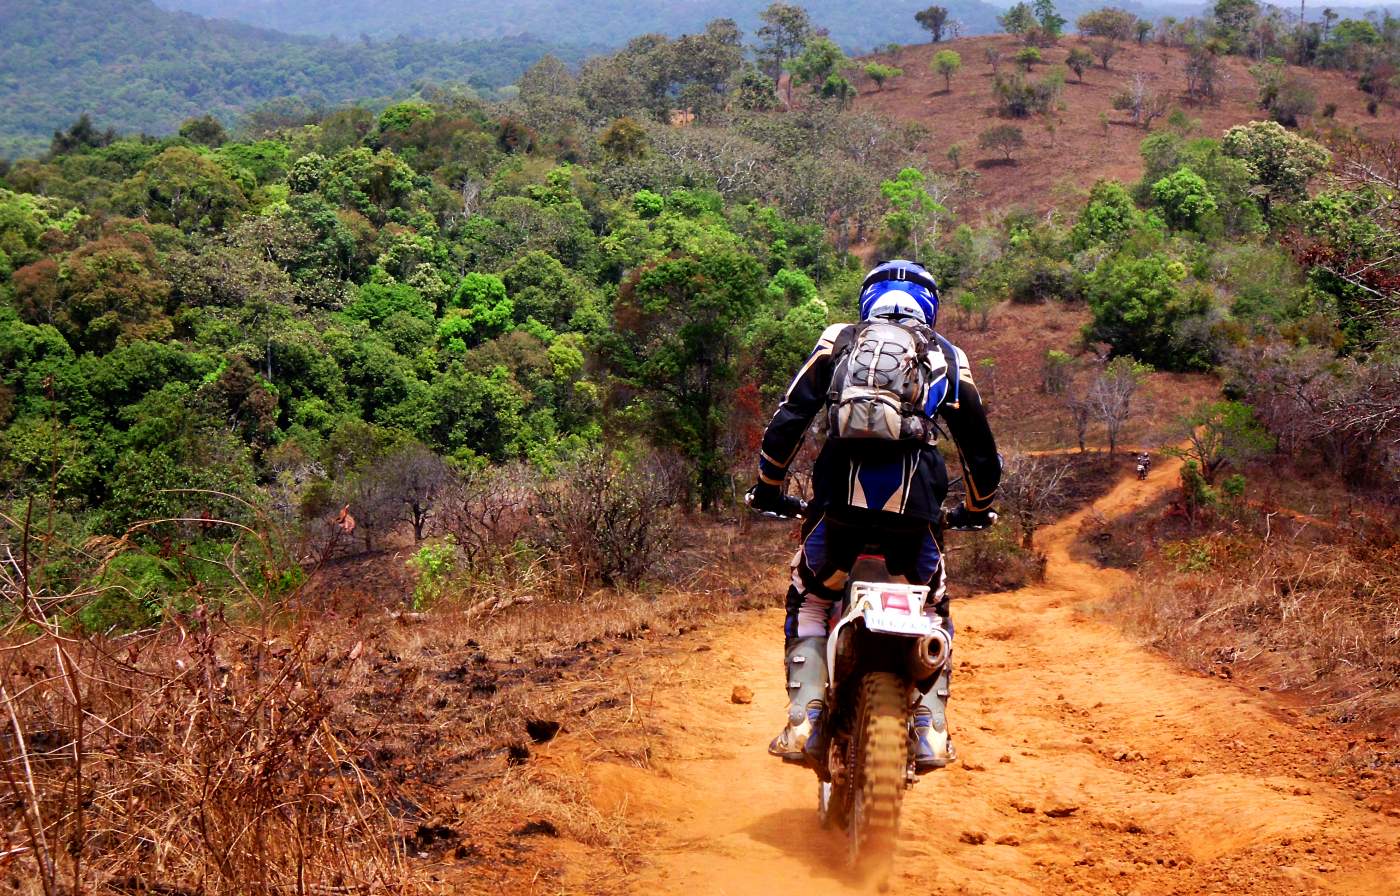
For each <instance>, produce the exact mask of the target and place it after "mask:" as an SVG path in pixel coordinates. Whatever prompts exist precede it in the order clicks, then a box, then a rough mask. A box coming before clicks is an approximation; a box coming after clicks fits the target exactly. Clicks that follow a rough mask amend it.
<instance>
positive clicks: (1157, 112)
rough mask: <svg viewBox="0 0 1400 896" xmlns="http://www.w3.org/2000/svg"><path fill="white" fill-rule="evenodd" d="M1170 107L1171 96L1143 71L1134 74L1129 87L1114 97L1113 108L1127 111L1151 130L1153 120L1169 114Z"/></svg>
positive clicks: (1137, 121) (1144, 127) (1146, 128)
mask: <svg viewBox="0 0 1400 896" xmlns="http://www.w3.org/2000/svg"><path fill="white" fill-rule="evenodd" d="M1170 107H1171V97H1169V96H1167V95H1166V94H1164V93H1161V92H1159V91H1158V90H1157V89H1156V88H1154V87H1153V86H1152V79H1151V77H1150V76H1148V75H1146V74H1144V73H1142V72H1138V73H1137V74H1135V75H1133V83H1132V84H1131V85H1129V87H1128V89H1127V90H1125V91H1123V92H1122V93H1120V94H1118V95H1117V96H1115V97H1114V98H1113V108H1115V109H1117V110H1118V111H1120V112H1127V113H1128V114H1129V115H1130V116H1131V117H1132V120H1133V123H1134V124H1140V125H1142V126H1143V129H1144V130H1150V129H1151V128H1152V122H1154V121H1156V120H1157V119H1158V118H1161V117H1162V116H1163V115H1165V114H1167V109H1169V108H1170Z"/></svg>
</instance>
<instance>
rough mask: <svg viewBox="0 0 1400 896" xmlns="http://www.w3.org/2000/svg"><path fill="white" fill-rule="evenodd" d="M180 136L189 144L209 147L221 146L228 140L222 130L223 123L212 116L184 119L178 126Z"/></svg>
mask: <svg viewBox="0 0 1400 896" xmlns="http://www.w3.org/2000/svg"><path fill="white" fill-rule="evenodd" d="M180 136H181V137H184V138H185V139H186V140H188V141H190V142H191V143H199V144H201V145H203V146H211V147H217V146H223V145H224V143H225V142H226V141H227V140H228V132H227V131H225V130H224V126H223V123H222V122H220V121H219V119H217V118H215V117H214V116H212V115H201V116H199V117H198V118H189V119H186V120H185V122H184V123H183V124H181V125H180Z"/></svg>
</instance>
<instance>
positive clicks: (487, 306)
mask: <svg viewBox="0 0 1400 896" xmlns="http://www.w3.org/2000/svg"><path fill="white" fill-rule="evenodd" d="M451 308H452V309H453V310H452V311H451V312H450V313H449V314H448V315H447V316H445V317H443V319H442V323H441V324H440V325H439V327H438V339H439V341H441V342H442V343H444V344H445V345H449V346H451V345H453V344H454V341H457V340H460V342H461V345H460V346H458V350H459V351H460V349H461V348H464V347H465V348H470V347H471V346H473V345H475V344H477V343H479V342H482V341H484V340H486V339H490V338H491V337H492V336H496V335H499V334H500V333H503V332H505V331H506V330H508V329H509V328H510V326H511V323H512V322H513V320H514V318H515V306H514V305H513V304H512V303H511V300H510V298H509V297H508V296H507V295H506V285H505V283H503V282H502V281H501V278H500V277H497V276H496V275H495V274H480V273H477V272H475V271H473V272H472V273H470V274H467V275H466V276H465V277H463V278H462V282H461V283H459V284H458V285H457V289H456V291H455V292H453V294H452V302H451Z"/></svg>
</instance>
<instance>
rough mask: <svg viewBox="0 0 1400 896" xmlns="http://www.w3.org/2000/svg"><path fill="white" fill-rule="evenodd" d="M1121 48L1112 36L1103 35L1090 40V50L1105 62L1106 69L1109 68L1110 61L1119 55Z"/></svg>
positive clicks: (1100, 60) (1101, 61)
mask: <svg viewBox="0 0 1400 896" xmlns="http://www.w3.org/2000/svg"><path fill="white" fill-rule="evenodd" d="M1121 49H1122V47H1121V46H1120V45H1119V43H1118V41H1116V40H1114V39H1113V38H1111V37H1101V38H1099V39H1097V40H1093V41H1090V42H1089V52H1091V53H1093V54H1094V55H1095V56H1097V57H1098V59H1099V62H1100V63H1102V64H1103V67H1104V71H1107V70H1108V63H1109V61H1110V60H1112V59H1113V57H1114V56H1117V55H1118V51H1119V50H1121Z"/></svg>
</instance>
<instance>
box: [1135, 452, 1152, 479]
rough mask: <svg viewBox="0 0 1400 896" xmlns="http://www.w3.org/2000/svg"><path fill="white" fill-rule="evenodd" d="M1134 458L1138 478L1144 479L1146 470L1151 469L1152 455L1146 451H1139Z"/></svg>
mask: <svg viewBox="0 0 1400 896" xmlns="http://www.w3.org/2000/svg"><path fill="white" fill-rule="evenodd" d="M1134 460H1135V461H1137V474H1138V478H1139V479H1146V478H1147V471H1148V470H1150V469H1152V456H1151V455H1150V454H1148V453H1147V452H1146V451H1139V452H1138V453H1137V457H1135V458H1134Z"/></svg>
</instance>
